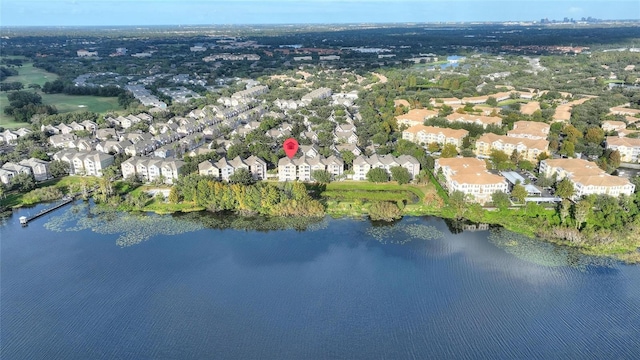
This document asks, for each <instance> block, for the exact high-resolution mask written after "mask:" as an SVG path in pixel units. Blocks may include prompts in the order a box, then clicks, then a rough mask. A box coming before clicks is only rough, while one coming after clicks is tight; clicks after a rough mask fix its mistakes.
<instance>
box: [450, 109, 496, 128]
mask: <svg viewBox="0 0 640 360" xmlns="http://www.w3.org/2000/svg"><path fill="white" fill-rule="evenodd" d="M447 120H448V121H449V122H461V123H466V124H476V125H480V126H482V127H483V128H484V129H486V128H487V126H489V125H495V126H502V118H500V117H497V116H485V115H473V114H459V113H453V114H450V115H447Z"/></svg>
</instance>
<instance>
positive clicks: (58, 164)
mask: <svg viewBox="0 0 640 360" xmlns="http://www.w3.org/2000/svg"><path fill="white" fill-rule="evenodd" d="M69 168H70V165H69V163H68V162H64V161H60V160H53V161H52V162H51V163H50V164H49V172H51V176H53V177H54V178H58V177H63V176H67V175H69Z"/></svg>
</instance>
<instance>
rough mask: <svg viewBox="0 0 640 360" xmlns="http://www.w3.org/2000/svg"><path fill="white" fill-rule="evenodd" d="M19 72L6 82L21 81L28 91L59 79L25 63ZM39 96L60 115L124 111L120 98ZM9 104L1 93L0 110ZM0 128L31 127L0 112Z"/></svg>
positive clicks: (5, 94) (5, 96) (5, 95)
mask: <svg viewBox="0 0 640 360" xmlns="http://www.w3.org/2000/svg"><path fill="white" fill-rule="evenodd" d="M17 70H18V72H19V74H18V75H16V76H10V77H8V78H7V79H6V80H5V82H13V81H19V82H21V83H22V84H23V85H24V87H25V89H26V90H30V89H28V86H29V84H38V85H40V86H42V85H44V83H46V82H47V81H53V80H56V79H57V78H58V75H56V74H53V73H50V72H47V71H45V70H42V69H39V68H36V67H33V63H25V64H24V65H23V66H22V67H19V68H17ZM39 94H40V95H41V96H42V102H43V103H45V104H49V105H54V106H55V107H56V108H57V109H58V112H59V113H68V112H74V111H91V112H95V113H101V114H103V113H105V112H108V111H113V110H116V111H117V110H122V107H121V106H120V105H119V104H118V98H115V97H98V96H79V95H78V96H76V95H65V94H44V93H39ZM8 104H9V101H8V100H7V93H6V92H2V93H0V110H2V109H4V108H5V106H7V105H8ZM0 126H1V127H4V128H7V129H16V128H20V127H25V126H29V124H28V123H17V122H15V121H14V120H13V117H11V116H7V115H5V114H4V111H0Z"/></svg>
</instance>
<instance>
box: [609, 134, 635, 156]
mask: <svg viewBox="0 0 640 360" xmlns="http://www.w3.org/2000/svg"><path fill="white" fill-rule="evenodd" d="M606 144H607V149H611V150H618V152H619V153H620V161H623V162H638V158H639V156H640V139H633V138H626V137H617V136H607V140H606Z"/></svg>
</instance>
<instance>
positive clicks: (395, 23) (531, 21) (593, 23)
mask: <svg viewBox="0 0 640 360" xmlns="http://www.w3.org/2000/svg"><path fill="white" fill-rule="evenodd" d="M595 20H597V22H587V21H582V20H576V21H574V22H565V21H562V20H556V19H552V20H549V22H548V23H543V22H540V20H493V21H488V20H471V21H427V22H416V21H399V22H398V21H390V22H354V23H349V22H338V23H331V22H308V23H232V24H128V25H123V24H105V25H89V24H87V25H8V26H5V25H0V29H3V28H104V27H217V26H222V27H246V26H310V25H312V26H328V25H332V26H335V25H340V26H365V25H369V26H370V25H415V26H420V25H456V24H457V25H463V24H504V23H534V24H537V25H562V24H580V25H597V24H599V23H607V22H637V23H638V24H640V19H595Z"/></svg>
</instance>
